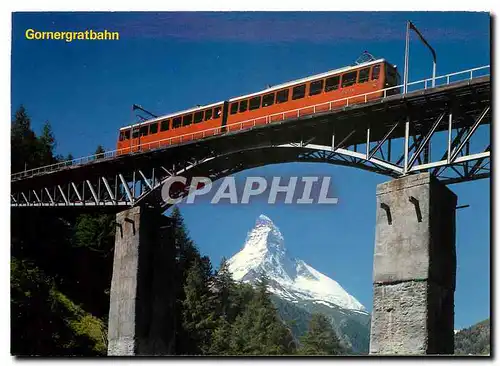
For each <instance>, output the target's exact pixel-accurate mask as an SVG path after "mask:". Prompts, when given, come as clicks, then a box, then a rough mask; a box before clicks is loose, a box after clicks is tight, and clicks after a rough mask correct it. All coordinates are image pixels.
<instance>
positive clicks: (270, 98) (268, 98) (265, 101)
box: [262, 93, 274, 107]
mask: <svg viewBox="0 0 500 366" xmlns="http://www.w3.org/2000/svg"><path fill="white" fill-rule="evenodd" d="M273 104H274V93H271V94H266V95H264V97H263V98H262V106H263V107H269V106H270V105H273Z"/></svg>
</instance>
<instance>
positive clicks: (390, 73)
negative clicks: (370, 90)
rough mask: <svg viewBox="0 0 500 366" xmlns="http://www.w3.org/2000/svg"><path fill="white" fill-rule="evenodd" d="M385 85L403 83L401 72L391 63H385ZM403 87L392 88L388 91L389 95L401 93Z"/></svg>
mask: <svg viewBox="0 0 500 366" xmlns="http://www.w3.org/2000/svg"><path fill="white" fill-rule="evenodd" d="M384 68H385V87H386V88H390V87H393V86H397V85H400V84H401V77H400V76H399V72H398V71H397V70H396V68H395V67H394V66H393V65H391V64H389V63H386V64H385V67H384ZM400 89H401V88H394V89H391V90H388V91H387V95H394V94H400V93H401V90H400Z"/></svg>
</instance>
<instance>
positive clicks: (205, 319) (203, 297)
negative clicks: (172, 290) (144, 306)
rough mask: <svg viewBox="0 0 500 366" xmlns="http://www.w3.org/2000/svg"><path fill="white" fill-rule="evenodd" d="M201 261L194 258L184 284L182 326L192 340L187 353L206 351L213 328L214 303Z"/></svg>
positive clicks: (202, 352)
mask: <svg viewBox="0 0 500 366" xmlns="http://www.w3.org/2000/svg"><path fill="white" fill-rule="evenodd" d="M203 267H204V266H203V262H202V261H200V260H198V259H196V260H195V261H194V263H193V264H192V265H191V267H190V268H189V270H188V274H187V277H186V282H185V285H184V293H185V295H186V298H185V299H184V301H183V303H182V306H183V310H182V312H183V323H182V325H183V328H184V330H185V331H186V333H187V334H189V337H190V338H191V340H192V342H191V343H190V344H191V345H192V346H193V347H192V349H191V350H189V353H193V354H204V353H207V352H208V349H209V346H210V338H211V334H212V331H213V329H214V328H215V324H216V323H215V311H214V306H213V305H214V304H213V302H212V301H211V293H210V289H209V280H210V278H209V276H208V275H209V273H208V272H207V271H206V269H205V268H203Z"/></svg>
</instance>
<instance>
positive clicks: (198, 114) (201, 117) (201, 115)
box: [194, 111, 203, 123]
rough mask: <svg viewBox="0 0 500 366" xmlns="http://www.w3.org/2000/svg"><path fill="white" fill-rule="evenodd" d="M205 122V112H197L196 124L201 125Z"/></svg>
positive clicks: (195, 116) (195, 115)
mask: <svg viewBox="0 0 500 366" xmlns="http://www.w3.org/2000/svg"><path fill="white" fill-rule="evenodd" d="M201 121H203V111H199V112H196V113H195V114H194V123H200V122H201Z"/></svg>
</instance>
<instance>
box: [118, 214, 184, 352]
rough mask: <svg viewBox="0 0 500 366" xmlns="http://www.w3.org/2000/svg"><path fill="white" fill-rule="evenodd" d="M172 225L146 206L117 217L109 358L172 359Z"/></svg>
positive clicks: (173, 254)
mask: <svg viewBox="0 0 500 366" xmlns="http://www.w3.org/2000/svg"><path fill="white" fill-rule="evenodd" d="M174 261H175V246H174V235H173V227H172V222H171V220H170V219H169V218H168V217H166V216H163V215H161V214H160V213H159V212H158V211H154V210H152V209H149V208H145V207H133V208H131V209H128V210H126V211H122V212H120V213H118V214H117V215H116V238H115V251H114V262H113V278H112V281H111V293H110V309H109V325H108V355H109V356H133V355H166V354H169V353H170V352H169V351H170V350H171V349H172V348H171V347H172V343H173V339H174V320H173V299H174V295H173V289H174V288H175V282H174V281H175V279H174V278H173V276H172V273H173V272H174V271H173V270H172V268H173V265H174V264H173V263H174Z"/></svg>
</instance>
